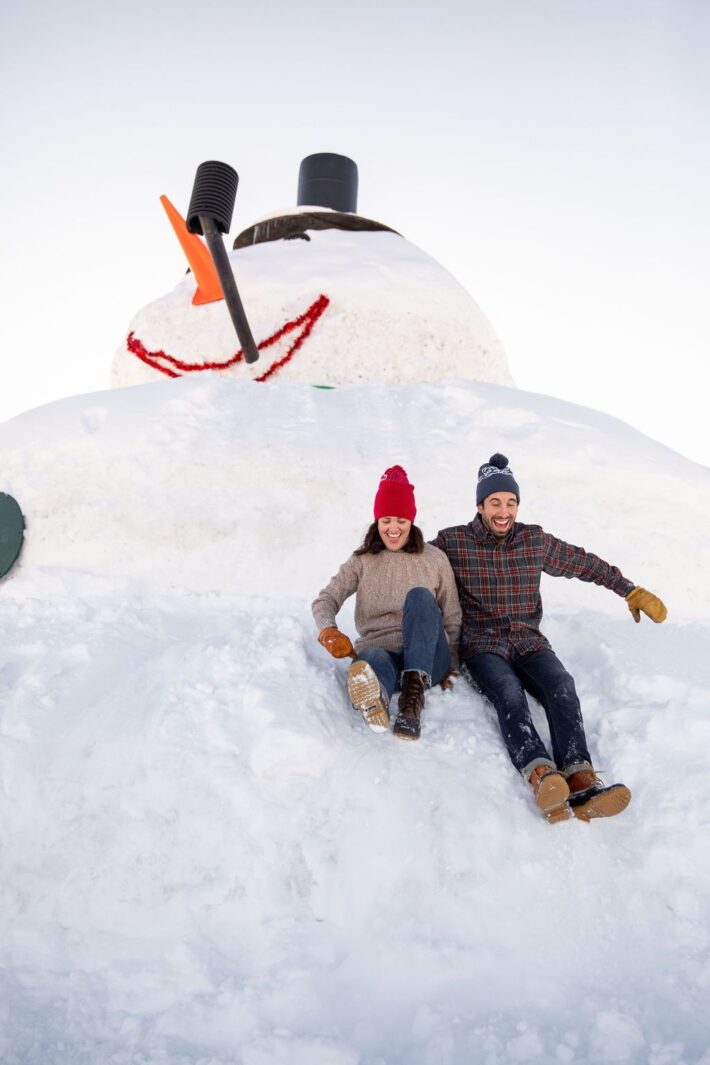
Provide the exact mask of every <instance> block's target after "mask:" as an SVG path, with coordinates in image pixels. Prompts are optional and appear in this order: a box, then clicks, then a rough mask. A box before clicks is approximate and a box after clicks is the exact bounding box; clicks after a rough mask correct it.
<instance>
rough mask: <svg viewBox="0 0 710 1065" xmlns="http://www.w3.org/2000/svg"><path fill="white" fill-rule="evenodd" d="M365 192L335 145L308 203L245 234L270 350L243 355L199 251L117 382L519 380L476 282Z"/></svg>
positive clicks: (249, 308) (315, 163) (250, 301)
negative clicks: (384, 216)
mask: <svg viewBox="0 0 710 1065" xmlns="http://www.w3.org/2000/svg"><path fill="white" fill-rule="evenodd" d="M221 165H223V164H203V166H208V167H209V166H221ZM198 173H199V171H198ZM163 201H164V205H165V206H166V210H168V211H169V212H170V214H171V218H172V221H173V225H174V226H175V227H176V231H177V232H178V236H179V237H180V239H181V242H182V243H183V246H185V245H186V244H187V242H188V241H191V242H192V246H193V251H195V253H196V255H197V257H198V258H199V257H200V250H201V249H200V247H199V241H200V238H199V237H198V236H194V235H188V234H187V231H186V230H185V229H183V232H182V233H181V232H180V225H181V224H182V225H183V227H184V222H183V220H182V218H181V217H180V216H179V214H178V213H177V212H176V211H175V209H174V208H172V205H171V204H169V202H167V201H166V200H165V198H163ZM356 204H357V169H356V167H355V164H354V163H353V162H352V161H351V160H350V159H347V158H346V157H344V156H336V155H332V154H329V153H323V154H319V155H315V156H309V157H308V158H306V159H304V160H303V162H302V164H301V170H300V175H299V185H298V206H297V207H296V208H294V209H290V210H288V211H284V212H280V213H278V214H275V215H271V216H269V217H268V218H265V219H262V220H261V221H259V222H257V223H256V224H255V225H253V226H251V227H250V228H249V229H247V230H245V231H244V232H243V233H241V234H240V235H239V236H238V237H237V238H236V240H235V241H234V247H233V250H232V251H231V252H230V253H229V264H230V266H231V268H232V270H233V273H234V275H235V277H236V279H237V282H238V285H239V291H240V293H241V298H242V300H243V304H244V308H245V310H246V314H247V317H248V320H249V324H250V326H251V330H252V333H253V336H254V340H255V342H256V345H257V347H258V349H259V358H258V360H257V361H255V362H253V363H251V364H249V363H248V362H247V361H246V360H245V359H244V357H243V355H242V351H241V350H240V345H239V341H238V340H237V338H236V335H235V332H234V328H233V326H232V322H231V321H230V317H229V314H228V313H227V309H226V307H225V303H224V300H222V299H220V298H219V297H220V296H221V292H220V290H219V285H218V284H217V283H216V279H214V280H215V284H214V285H213V288H214V289H216V294H215V295H216V298H214V299H211V300H210V299H209V297H207V296H203V297H202V298H200V292H199V288H200V281H199V279H198V280H196V272H197V273H198V274H199V262H198V263H196V264H193V266H194V265H196V266H197V271H196V272H190V273H188V274H187V275H186V276H185V277H184V278H183V280H182V281H181V282H180V283H179V284H178V285H177V286H176V287H175V288H174V289H173V290H172V291H171V292H168V293H167V294H166V295H164V296H161V297H160V298H159V299H157V300H155V301H154V302H153V303H150V304H149V305H148V306H147V307H144V308H143V309H142V310H141V311H139V312H138V314H137V315H136V316H135V318H134V319H133V321H132V322H131V324H130V327H129V330H128V334H127V336H126V338H125V341H124V343H123V344H122V345H121V348H120V349H119V351H118V352H117V353H116V355H115V358H114V362H113V368H112V383H113V384H114V385H129V384H141V383H145V382H148V381H151V380H156V379H160V378H163V379H165V378H166V377H180V376H188V375H199V374H200V373H201V372H203V371H205V370H213V371H216V372H218V373H220V374H224V375H228V376H230V377H235V378H238V379H249V378H252V379H254V380H256V381H266V380H272V379H274V378H276V377H278V378H279V379H281V380H285V379H291V380H296V381H301V382H305V383H308V384H313V385H341V384H348V383H359V382H364V381H372V380H380V381H385V382H388V383H400V382H401V383H404V382H414V381H437V380H440V379H441V378H442V377H459V378H464V379H469V380H471V379H473V380H477V381H485V382H489V383H491V384H502V385H511V384H513V381H512V378H511V375H510V371H509V369H508V365H507V360H506V357H505V353H504V351H503V348H502V345H501V343H500V341H499V340H498V338H497V337H496V335H495V333H494V332H493V329H492V328H491V326H490V324H489V322H488V321H487V320H486V318H485V316H484V315H483V314H482V312H481V310H480V309H479V307H478V306H477V304H476V303H475V301H474V300H473V299H472V298H471V296H470V295H469V294H468V293H467V292H466V291H465V289H464V288H463V287H462V286H461V285H460V284H459V283H458V282H457V281H456V280H455V279H454V278H453V277H452V276H451V274H449V273H448V272H447V271H446V270H445V269H444V268H443V267H442V266H440V265H439V264H438V263H437V262H436V261H435V260H434V259H432V258H431V257H430V256H429V255H427V254H426V253H425V252H423V251H421V250H420V249H419V248H417V247H415V246H414V245H413V244H410V243H409V241H407V240H406V239H405V238H404V237H403V236H400V234H398V233H396V232H394V231H393V230H391V229H389V228H388V227H387V226H385V225H383V224H381V223H379V222H374V221H372V220H370V219H368V218H364V217H362V216H361V215H359V214H357V213H356ZM176 252H177V246H176ZM202 252H203V253H205V252H206V248H204V247H203V248H202ZM188 254H189V253H188ZM203 258H204V254H203ZM205 269H206V270H207V271H208V272H209V270H210V263H209V261H207V265H206V267H205ZM209 285H210V278H209V277H208V278H207V287H209Z"/></svg>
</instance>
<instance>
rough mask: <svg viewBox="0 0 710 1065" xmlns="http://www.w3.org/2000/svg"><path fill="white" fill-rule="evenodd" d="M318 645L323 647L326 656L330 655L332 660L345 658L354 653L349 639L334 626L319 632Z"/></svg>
mask: <svg viewBox="0 0 710 1065" xmlns="http://www.w3.org/2000/svg"><path fill="white" fill-rule="evenodd" d="M318 643H319V644H321V646H323V647H325V649H326V651H327V652H328V654H330V655H332V656H333V658H347V657H348V655H352V654H354V653H355V652H354V651H353V645H352V644H351V643H350V637H349V636H346V635H345V633H344V632H341V631H340V629H336V627H335V625H331V626H329V628H327V629H321V630H320V632H319V633H318Z"/></svg>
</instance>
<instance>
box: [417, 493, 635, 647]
mask: <svg viewBox="0 0 710 1065" xmlns="http://www.w3.org/2000/svg"><path fill="white" fill-rule="evenodd" d="M431 542H432V544H433V545H434V547H438V548H440V550H441V551H443V552H444V554H446V555H447V556H448V558H449V562H450V563H451V566H452V569H453V571H454V575H455V577H456V586H457V588H458V593H459V599H460V600H461V609H462V611H463V626H462V629H461V659H462V661H463V660H465V659H466V658H470V657H471V655H475V654H479V653H480V652H481V651H490V652H492V653H493V654H497V655H502V656H503V658H507V659H509V660H511V659H515V658H519V657H520V656H521V655H525V654H529V653H530V652H531V651H542V650H545V649H546V648H549V647H550V644H549V643H548V642H547V640H546V639H545V637H544V636H543V635H542V633H541V632H540V621H541V620H542V599H541V598H540V574H541V573H543V572H545V573H549V574H550V575H551V576H553V577H578V578H579V580H581V581H590V582H592V583H593V584H601V585H603V586H604V587H605V588H609V589H610V590H611V591H613V592H616V593H617V595H627V594H628V593H629V592H630V591H631V589H632V588H633V587H634V584H633V582H632V581H629V580H627V579H626V578H625V577H624V576H623V574H622V573H621V571H620V570H618V569H617V568H616V566H611V565H609V563H608V562H605V561H604V560H603V559H602V558H598V557H597V555H592V554H590V553H589V552H588V551H585V550H584V549H583V548H581V547H574V546H573V545H572V544H567V543H565V541H564V540H558V539H557V538H556V537H554V536H550V534H549V533H546V532H545V531H544V529H542V528H541V527H540V526H539V525H523V524H522V523H521V522H515V524H514V526H513V528H512V529H511V531H510V533H509V534H508V536H507V537H506V538H505V540H496V538H495V537H494V536H492V535H491V533H490V532H489V531H488V529H487V528H486V527H485V525H484V524H483V522H482V521H481V518H480V515H478V514H477V515H476V517H475V518H474V520H473V521H471V522H469V523H468V525H455V526H452V527H451V528H449V529H442V530H441V531H440V532H439V534H438V536H437V537H436V539H435V540H432V541H431Z"/></svg>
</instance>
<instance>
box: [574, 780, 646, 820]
mask: <svg viewBox="0 0 710 1065" xmlns="http://www.w3.org/2000/svg"><path fill="white" fill-rule="evenodd" d="M630 802H631V792H630V791H629V789H628V788H627V787H626V785H625V784H612V785H611V787H608V788H601V789H599V788H588V789H587V791H581V792H577V794H576V795H575V794H573V795H571V796H570V801H569V805H570V809H571V810H572V813H573V814H574V816H575V817H578V818H579V819H580V821H591V820H592V818H594V817H615V816H616V814H620V813H621V812H622V811H623V810H625V809H626V807H627V806H628V805H629V803H630Z"/></svg>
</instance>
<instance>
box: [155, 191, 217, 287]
mask: <svg viewBox="0 0 710 1065" xmlns="http://www.w3.org/2000/svg"><path fill="white" fill-rule="evenodd" d="M160 202H161V203H162V205H163V207H164V208H165V213H166V214H167V216H168V218H169V219H170V224H171V225H172V227H173V229H174V230H175V235H176V237H177V239H178V240H179V241H180V245H181V247H182V250H183V251H184V252H185V255H186V256H187V261H188V263H189V264H190V269H191V270H192V272H193V274H194V275H195V280H196V281H197V288H196V290H195V295H194V296H193V297H192V302H193V303H195V304H201V303H214V302H215V301H216V300H223V299H224V293H223V292H222V286H221V284H220V283H219V278H218V277H217V271H216V270H215V268H214V263H213V262H212V256H211V255H210V253H209V251H208V250H207V247H206V246H205V245H204V244H203V243H202V241H201V240H200V238H199V237H198V236H197V234H196V233H190V231H189V230H188V228H187V226H186V225H185V219H184V218H183V217H182V215H181V214H180V213H179V211H177V210H176V209H175V208H174V207H173V205H172V204H171V202H170V200H169V199H168V197H167V196H161V197H160Z"/></svg>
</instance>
